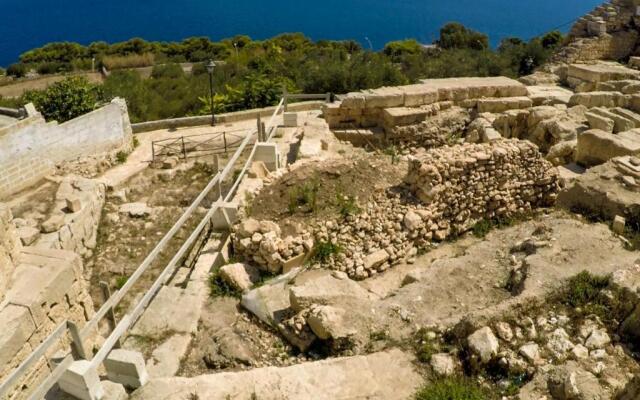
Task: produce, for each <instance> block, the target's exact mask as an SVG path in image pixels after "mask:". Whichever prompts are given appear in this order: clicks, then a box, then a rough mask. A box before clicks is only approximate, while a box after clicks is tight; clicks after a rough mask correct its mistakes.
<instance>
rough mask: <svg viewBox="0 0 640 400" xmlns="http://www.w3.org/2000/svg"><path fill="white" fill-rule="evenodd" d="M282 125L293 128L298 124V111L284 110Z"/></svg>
mask: <svg viewBox="0 0 640 400" xmlns="http://www.w3.org/2000/svg"><path fill="white" fill-rule="evenodd" d="M282 120H283V123H284V126H285V127H287V128H295V127H297V126H298V113H295V112H286V113H284V114H283V115H282Z"/></svg>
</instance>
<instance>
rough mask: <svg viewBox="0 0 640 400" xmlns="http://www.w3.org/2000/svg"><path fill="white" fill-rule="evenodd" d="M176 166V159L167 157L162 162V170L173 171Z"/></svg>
mask: <svg viewBox="0 0 640 400" xmlns="http://www.w3.org/2000/svg"><path fill="white" fill-rule="evenodd" d="M177 165H178V157H167V158H165V159H164V160H163V161H162V169H174V168H175V167H176V166H177Z"/></svg>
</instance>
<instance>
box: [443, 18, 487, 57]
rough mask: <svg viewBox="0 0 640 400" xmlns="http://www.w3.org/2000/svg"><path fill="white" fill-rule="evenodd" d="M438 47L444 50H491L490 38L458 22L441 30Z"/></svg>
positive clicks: (449, 24)
mask: <svg viewBox="0 0 640 400" xmlns="http://www.w3.org/2000/svg"><path fill="white" fill-rule="evenodd" d="M438 45H439V46H440V47H442V48H443V49H473V50H485V49H488V48H489V37H488V36H487V35H485V34H484V33H480V32H476V31H474V30H472V29H469V28H467V27H465V26H464V25H462V24H460V23H458V22H451V23H448V24H446V25H445V26H443V27H442V28H441V29H440V39H439V40H438Z"/></svg>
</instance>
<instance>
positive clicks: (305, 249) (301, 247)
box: [233, 219, 313, 274]
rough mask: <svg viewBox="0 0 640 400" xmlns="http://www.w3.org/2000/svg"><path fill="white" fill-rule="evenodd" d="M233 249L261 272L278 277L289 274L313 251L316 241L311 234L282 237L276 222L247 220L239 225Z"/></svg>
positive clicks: (304, 233) (234, 237)
mask: <svg viewBox="0 0 640 400" xmlns="http://www.w3.org/2000/svg"><path fill="white" fill-rule="evenodd" d="M233 248H234V251H235V254H237V255H238V256H241V257H244V258H245V259H246V260H249V261H250V262H251V263H255V265H257V266H258V267H259V268H260V269H261V270H263V271H265V272H267V273H270V274H278V273H280V272H282V271H284V272H287V270H288V269H290V266H291V264H292V263H298V264H299V263H301V260H300V258H303V257H304V256H305V254H307V253H309V251H311V249H312V248H313V239H312V237H311V234H310V233H308V232H303V233H301V234H300V235H299V236H287V237H285V238H282V233H281V231H280V227H279V226H278V224H276V223H275V222H272V221H257V220H255V219H246V220H244V221H242V222H241V223H240V224H239V225H238V226H236V230H235V233H234V235H233Z"/></svg>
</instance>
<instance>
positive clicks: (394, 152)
mask: <svg viewBox="0 0 640 400" xmlns="http://www.w3.org/2000/svg"><path fill="white" fill-rule="evenodd" d="M384 154H386V155H388V156H389V157H391V164H392V165H395V164H397V163H398V148H397V147H396V146H395V145H391V146H389V147H387V148H386V149H384Z"/></svg>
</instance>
